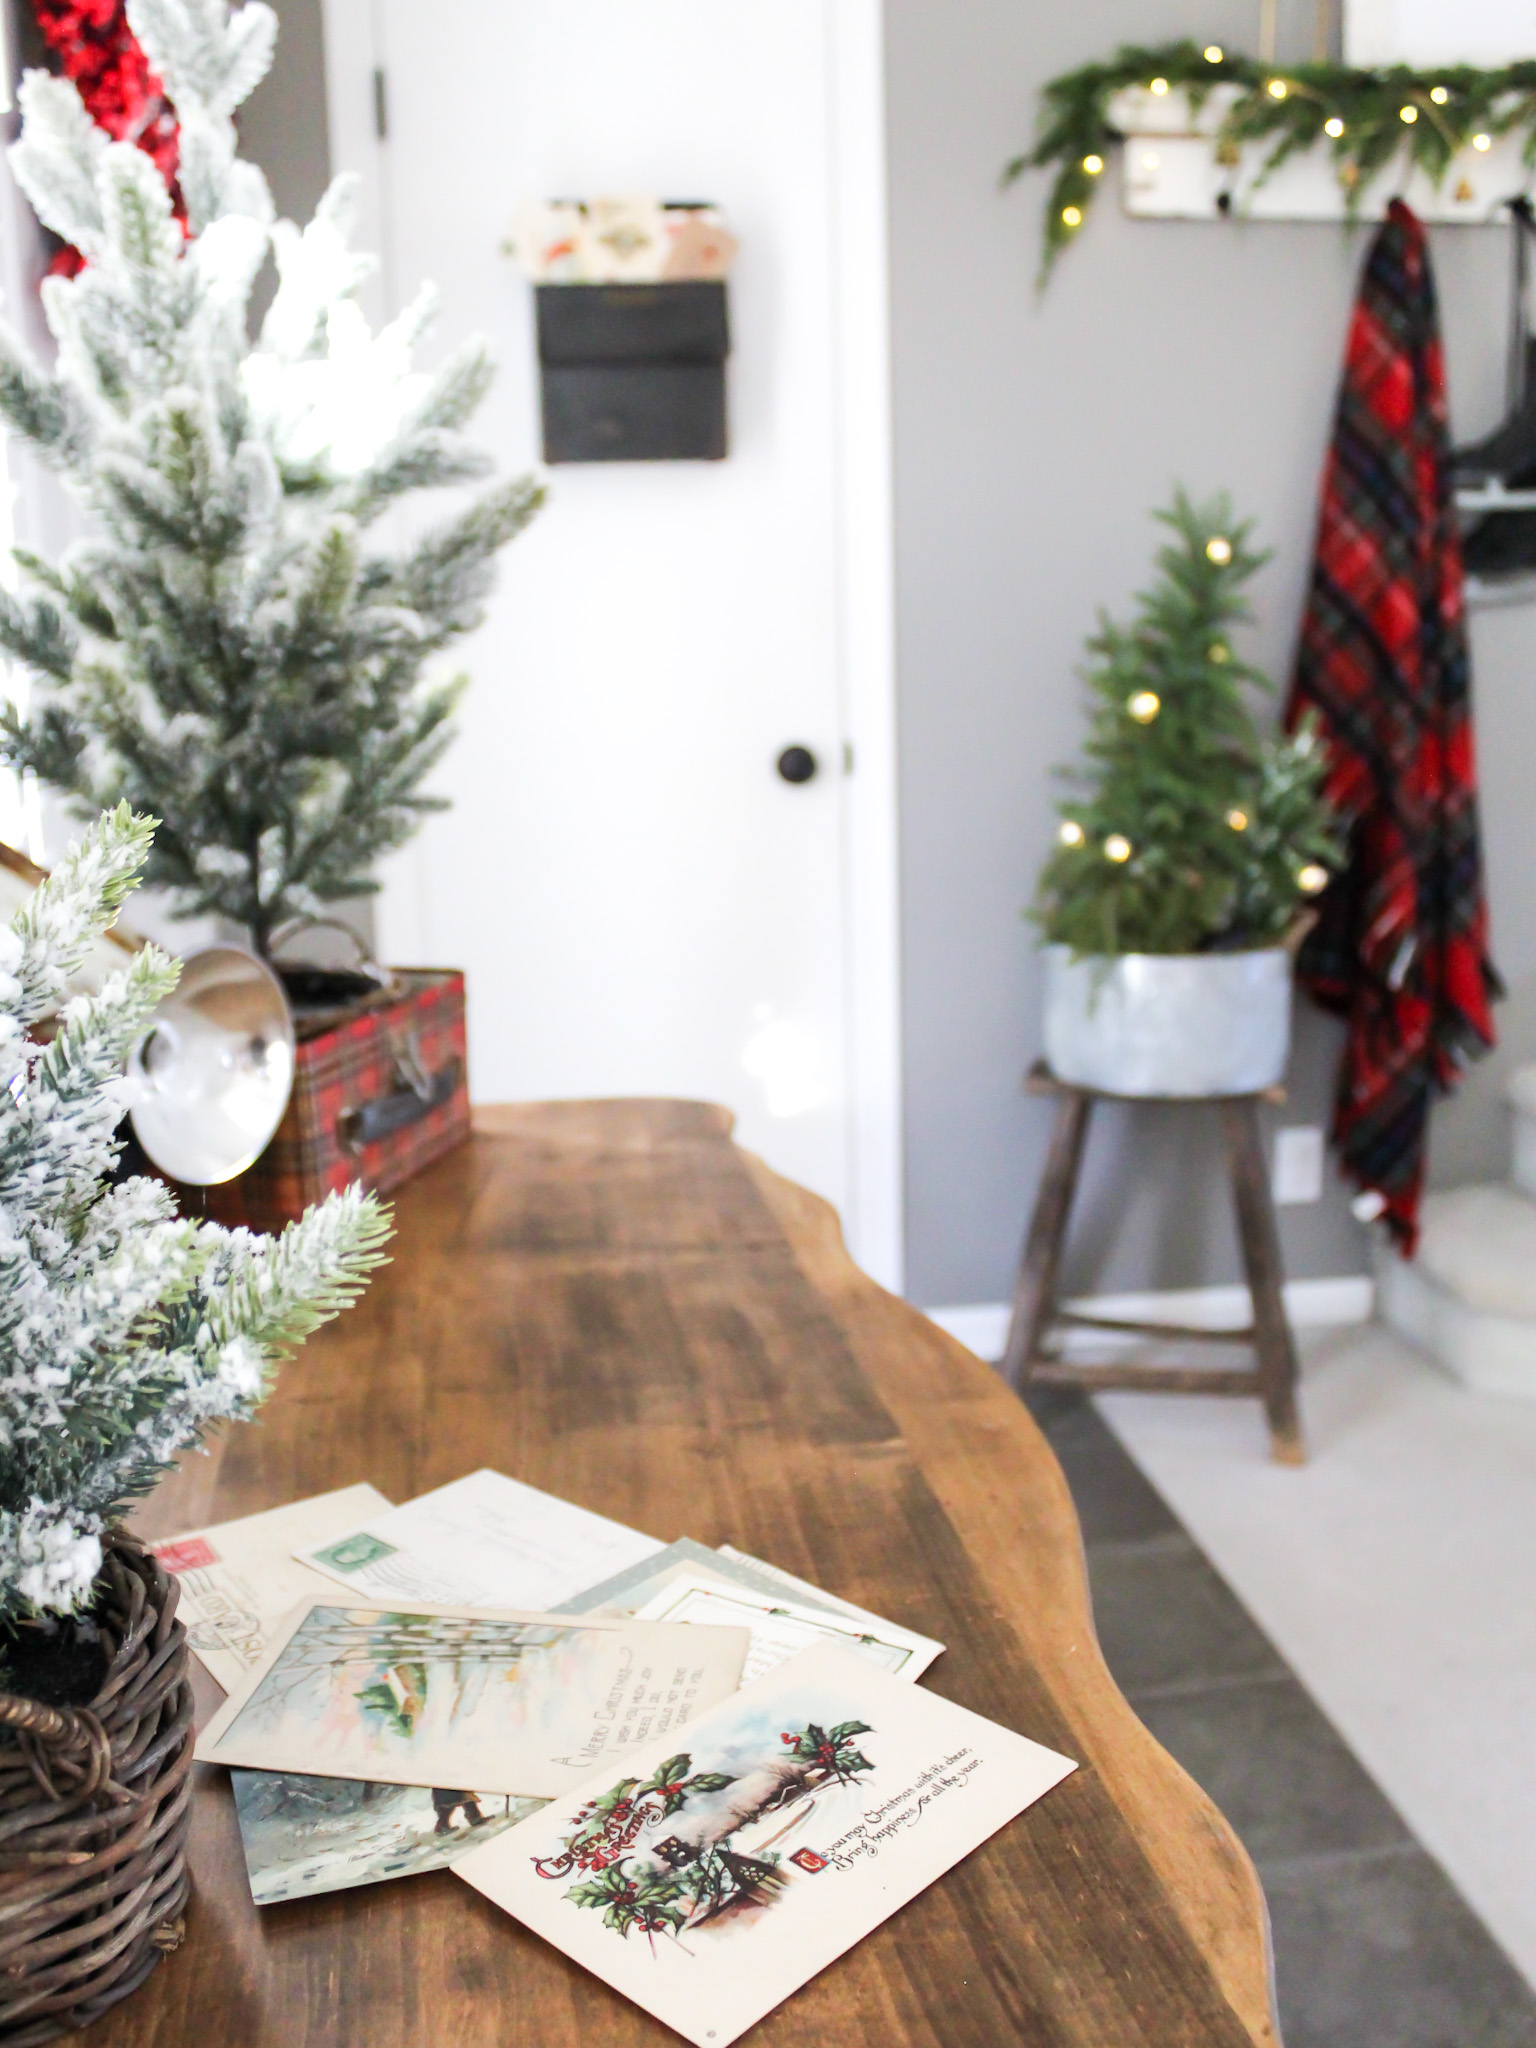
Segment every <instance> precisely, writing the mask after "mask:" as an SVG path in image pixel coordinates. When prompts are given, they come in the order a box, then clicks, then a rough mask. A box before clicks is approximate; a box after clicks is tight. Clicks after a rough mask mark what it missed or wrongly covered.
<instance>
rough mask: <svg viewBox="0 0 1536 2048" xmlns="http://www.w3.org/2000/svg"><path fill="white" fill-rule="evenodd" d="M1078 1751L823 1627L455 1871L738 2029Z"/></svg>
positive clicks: (640, 1988)
mask: <svg viewBox="0 0 1536 2048" xmlns="http://www.w3.org/2000/svg"><path fill="white" fill-rule="evenodd" d="M1076 1768H1077V1766H1076V1765H1075V1764H1074V1763H1073V1762H1071V1761H1070V1760H1069V1759H1068V1758H1067V1757H1064V1756H1058V1755H1057V1754H1056V1753H1055V1751H1053V1750H1049V1749H1042V1748H1041V1746H1040V1745H1039V1744H1038V1743H1036V1742H1030V1741H1028V1740H1027V1739H1026V1738H1025V1737H1024V1736H1022V1735H1015V1734H1014V1733H1013V1732H1012V1731H1011V1730H1009V1729H1007V1728H1000V1727H999V1726H997V1724H996V1723H995V1722H992V1721H985V1720H983V1719H982V1718H981V1717H980V1715H978V1714H972V1713H969V1712H968V1711H967V1710H966V1709H965V1708H964V1707H957V1706H954V1705H952V1704H951V1703H950V1702H949V1701H948V1700H943V1699H940V1698H939V1697H938V1696H937V1695H936V1694H934V1693H931V1692H925V1691H924V1690H923V1689H922V1687H920V1686H914V1685H906V1684H903V1683H902V1681H901V1680H900V1679H899V1678H895V1677H892V1676H891V1675H890V1674H889V1673H888V1672H885V1671H881V1670H878V1669H876V1668H875V1667H874V1666H873V1665H871V1664H870V1663H868V1662H866V1661H865V1660H864V1659H862V1658H860V1657H857V1656H855V1655H854V1654H853V1653H852V1652H851V1651H849V1650H846V1649H844V1648H842V1647H841V1646H839V1645H834V1644H822V1645H818V1646H817V1647H815V1648H813V1649H809V1650H803V1651H802V1652H801V1653H800V1655H799V1656H797V1657H794V1658H792V1659H791V1660H790V1662H789V1663H787V1664H781V1665H780V1666H779V1667H778V1669H777V1670H775V1671H773V1672H771V1673H770V1674H769V1675H768V1676H767V1677H766V1678H762V1679H759V1680H758V1682H757V1683H756V1684H755V1685H750V1686H747V1687H745V1688H743V1690H742V1691H741V1692H739V1693H737V1694H736V1695H735V1697H734V1698H733V1699H730V1700H727V1701H725V1702H724V1703H723V1704H722V1705H720V1706H718V1707H716V1708H714V1709H713V1711H712V1712H710V1713H708V1714H705V1715H702V1716H701V1717H700V1718H699V1720H698V1721H696V1722H695V1723H694V1724H693V1726H692V1727H691V1728H690V1729H689V1731H688V1735H687V1739H686V1741H684V1742H682V1743H680V1744H672V1743H668V1742H657V1743H652V1744H650V1745H649V1746H648V1747H647V1748H646V1749H645V1750H644V1751H643V1752H642V1753H641V1754H639V1755H637V1756H634V1757H632V1758H631V1759H630V1761H629V1763H628V1764H627V1765H626V1767H625V1770H624V1772H623V1773H622V1774H605V1775H603V1776H602V1777H598V1778H594V1780H593V1781H592V1782H591V1783H590V1784H588V1785H586V1786H584V1787H583V1788H582V1789H581V1790H580V1791H577V1792H573V1793H569V1794H567V1795H566V1796H564V1797H563V1798H559V1799H556V1800H555V1801H553V1802H552V1803H551V1804H550V1805H549V1806H547V1807H544V1808H543V1809H542V1810H541V1811H540V1812H539V1813H537V1814H535V1815H534V1816H533V1817H532V1818H531V1819H529V1820H525V1821H523V1822H521V1823H520V1824H519V1825H518V1826H516V1827H513V1828H509V1829H508V1830H507V1831H506V1833H505V1834H502V1835H499V1836H498V1837H497V1838H496V1840H494V1841H492V1842H488V1843H487V1844H486V1845H485V1846H484V1847H483V1848H479V1849H472V1850H470V1851H469V1853H468V1854H467V1855H465V1856H463V1857H462V1858H460V1860H459V1861H458V1862H456V1863H455V1864H454V1866H453V1868H454V1873H455V1875H456V1876H458V1877H462V1878H463V1879H464V1880H465V1882H466V1883H468V1884H472V1885H473V1886H474V1887H475V1889H476V1890H477V1891H481V1892H483V1893H484V1894H485V1896H486V1897H487V1898H489V1899H491V1900H493V1901H494V1902H495V1904H497V1905H498V1906H501V1907H502V1908H503V1909H504V1910H505V1911H506V1912H508V1913H510V1914H511V1915H512V1916H513V1918H514V1919H517V1920H520V1921H522V1923H523V1924H524V1926H526V1927H530V1928H532V1929H533V1931H534V1932H535V1933H536V1934H541V1935H543V1936H544V1938H545V1940H547V1941H550V1942H552V1943H553V1944H554V1946H555V1947H556V1948H558V1949H560V1950H561V1951H562V1952H563V1953H564V1954H566V1955H568V1956H570V1957H571V1958H572V1959H573V1960H574V1961H576V1962H578V1963H581V1964H582V1965H583V1966H584V1967H585V1968H586V1969H588V1970H590V1971H592V1973H593V1974H594V1976H597V1977H601V1978H602V1980H603V1981H604V1983H606V1984H609V1985H611V1986H612V1987H613V1989H614V1990H615V1991H619V1992H622V1993H623V1995H624V1996H625V1997H626V1998H629V1999H632V2000H633V2001H634V2003H635V2004H636V2005H639V2006H642V2007H643V2008H644V2009H645V2010H646V2011H647V2012H649V2013H652V2014H654V2016H655V2017H656V2018H657V2019H659V2020H662V2021H664V2022H665V2023H666V2024H667V2025H668V2026H669V2027H672V2028H674V2029H675V2030H676V2031H677V2032H678V2033H679V2034H681V2035H682V2036H683V2038H684V2039H685V2040H688V2041H692V2042H694V2043H695V2044H697V2048H727V2043H729V2042H731V2041H734V2040H736V2039H737V2037H738V2036H739V2035H741V2034H743V2033H745V2032H746V2030H747V2028H748V2027H750V2026H752V2025H754V2024H755V2022H756V2021H758V2020H760V2019H761V2018H762V2017H763V2015H764V2014H765V2013H767V2012H771V2011H772V2010H773V2008H774V2007H775V2006H776V2005H779V2004H781V2003H782V2001H783V2000H784V1999H786V1998H788V1997H789V1996H790V1995H791V1993H793V1992H795V1991H798V1990H799V1989H800V1987H801V1986H802V1985H803V1984H806V1983H808V1982H809V1980H810V1979H811V1978H812V1977H814V1976H816V1975H817V1974H818V1973H819V1972H820V1971H822V1970H824V1969H825V1968H826V1967H827V1965H828V1964H829V1963H831V1962H833V1961H835V1960H836V1958H837V1957H838V1956H840V1955H842V1954H844V1953H845V1952H846V1951H847V1950H848V1949H850V1948H852V1947H853V1945H854V1943H855V1942H857V1941H860V1940H862V1939H863V1937H864V1936H865V1935H866V1934H869V1933H870V1932H872V1930H873V1929H874V1928H876V1927H878V1926H879V1925H880V1923H881V1921H882V1920H887V1919H889V1918H890V1916H891V1914H893V1913H895V1912H897V1911H898V1910H899V1909H900V1908H901V1907H902V1906H904V1905H906V1903H907V1902H908V1900H909V1899H912V1898H915V1897H916V1895H917V1894H918V1893H919V1892H921V1891H924V1890H926V1889H927V1887H928V1886H929V1885H931V1884H932V1883H934V1881H935V1880H936V1879H938V1878H940V1877H942V1876H943V1874H944V1873H945V1872H946V1871H947V1870H950V1869H951V1868H953V1866H954V1865H955V1864H957V1863H958V1862H960V1860H961V1859H962V1857H965V1856H968V1855H969V1854H970V1853H971V1851H972V1850H973V1849H976V1848H978V1847H979V1846H980V1845H981V1843H983V1842H985V1841H986V1840H987V1839H988V1837H989V1836H991V1835H994V1834H996V1833H997V1832H998V1830H999V1829H1001V1828H1005V1827H1006V1826H1007V1825H1008V1823H1009V1822H1010V1821H1012V1820H1014V1819H1015V1818H1016V1816H1017V1815H1019V1814H1020V1813H1022V1812H1023V1810H1024V1809H1025V1807H1027V1806H1031V1805H1033V1804H1034V1802H1035V1801H1036V1800H1037V1799H1039V1798H1041V1797H1042V1796H1043V1795H1044V1794H1045V1793H1047V1792H1049V1791H1050V1789H1051V1788H1052V1786H1053V1785H1056V1784H1058V1783H1060V1781H1061V1780H1062V1779H1063V1778H1064V1777H1066V1776H1067V1775H1068V1773H1069V1772H1071V1771H1074V1770H1075V1769H1076Z"/></svg>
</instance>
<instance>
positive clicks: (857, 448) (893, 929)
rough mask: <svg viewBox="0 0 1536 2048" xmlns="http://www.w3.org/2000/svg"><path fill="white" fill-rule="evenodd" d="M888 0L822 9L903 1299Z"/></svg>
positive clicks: (887, 1261) (871, 941)
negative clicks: (887, 148)
mask: <svg viewBox="0 0 1536 2048" xmlns="http://www.w3.org/2000/svg"><path fill="white" fill-rule="evenodd" d="M884 14H885V9H884V0H833V4H832V5H831V6H830V7H829V9H828V13H827V23H828V36H829V46H830V47H829V56H830V62H829V67H828V68H829V76H830V78H831V129H832V134H831V152H830V153H831V161H832V173H833V175H832V184H833V191H834V194H835V218H834V226H833V234H832V260H833V263H834V265H835V274H834V278H833V303H834V307H835V318H836V321H837V337H836V347H837V378H838V383H839V386H840V401H841V403H840V408H839V410H840V445H839V448H838V463H837V469H838V478H839V497H840V501H841V502H840V504H839V508H838V512H839V521H838V524H839V547H840V550H841V554H842V574H841V577H840V579H839V581H840V586H841V619H840V623H839V637H840V640H841V648H840V667H841V672H842V690H841V694H842V717H843V730H844V732H845V734H846V735H847V739H848V746H849V754H848V767H849V770H850V773H849V775H848V779H847V786H846V791H845V802H844V806H843V884H844V897H843V900H844V904H845V912H844V963H845V964H844V970H843V971H844V988H845V993H846V1002H847V1007H846V1016H847V1024H846V1027H845V1028H846V1033H847V1039H846V1046H847V1056H846V1061H845V1071H846V1074H847V1087H848V1182H847V1185H848V1205H847V1214H846V1216H845V1218H844V1227H845V1234H846V1237H847V1240H848V1246H849V1249H850V1251H851V1252H852V1253H853V1256H854V1258H855V1259H856V1260H857V1261H858V1263H859V1264H860V1265H861V1266H862V1267H863V1268H864V1270H865V1272H866V1273H868V1274H870V1275H871V1277H872V1278H874V1279H876V1280H878V1281H879V1282H880V1284H881V1285H882V1286H883V1287H887V1288H889V1289H890V1290H891V1292H892V1293H894V1294H899V1293H900V1292H901V1286H902V1276H903V1267H904V1260H903V1233H902V1224H903V1210H904V1202H903V1185H902V1121H901V962H900V939H899V933H900V910H899V898H898V890H899V882H898V877H899V861H898V853H897V808H896V805H897V797H896V590H895V521H894V512H893V496H892V489H893V486H892V472H891V334H890V287H889V262H888V241H889V237H888V233H887V197H886V178H885V22H884Z"/></svg>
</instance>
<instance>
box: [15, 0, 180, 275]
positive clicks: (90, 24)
mask: <svg viewBox="0 0 1536 2048" xmlns="http://www.w3.org/2000/svg"><path fill="white" fill-rule="evenodd" d="M34 6H35V8H36V13H37V26H38V29H39V31H40V33H41V35H42V38H43V40H44V42H45V43H47V45H48V47H49V49H50V50H52V52H53V53H54V55H55V56H56V57H57V58H58V60H59V69H60V70H61V71H62V72H63V74H64V76H65V77H66V78H68V79H72V80H73V81H74V84H75V87H76V90H77V91H78V92H79V94H80V98H81V100H82V101H83V103H84V105H85V110H86V112H87V113H88V114H89V115H90V116H91V119H92V120H93V121H95V122H96V124H97V125H98V127H101V128H105V129H106V131H107V133H108V134H109V135H110V136H112V137H113V138H114V140H115V141H118V142H136V143H137V144H138V146H139V148H140V149H142V150H143V151H144V153H145V155H146V156H149V157H151V158H152V159H153V160H154V163H155V166H156V168H157V169H158V170H159V172H160V174H161V176H162V177H163V178H164V179H165V182H166V183H167V185H169V186H170V188H171V192H172V195H173V197H174V198H175V201H176V217H177V219H178V220H181V219H184V218H185V214H184V211H183V208H182V203H181V195H180V193H179V192H177V190H176V164H177V157H178V153H179V148H180V141H181V137H180V132H179V130H178V128H177V125H176V113H175V109H174V108H173V107H172V106H171V103H170V101H169V100H167V98H166V97H165V94H164V91H163V90H162V88H161V84H160V81H159V79H158V78H157V77H156V76H155V74H154V72H153V71H151V70H150V68H149V60H148V58H147V57H146V56H145V55H144V52H143V49H142V48H141V47H140V45H139V41H138V38H137V37H136V36H135V35H134V33H133V30H132V29H131V28H130V27H129V26H128V14H127V9H126V6H125V4H124V0H34ZM82 262H83V258H82V257H81V255H80V252H79V250H78V249H69V248H66V249H61V250H60V251H59V253H58V255H57V256H55V257H54V259H53V263H52V265H51V266H50V267H51V268H52V269H53V270H54V271H56V272H59V273H61V274H62V275H64V276H66V277H73V276H74V274H75V272H76V271H77V270H79V269H80V268H81V266H82Z"/></svg>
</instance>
